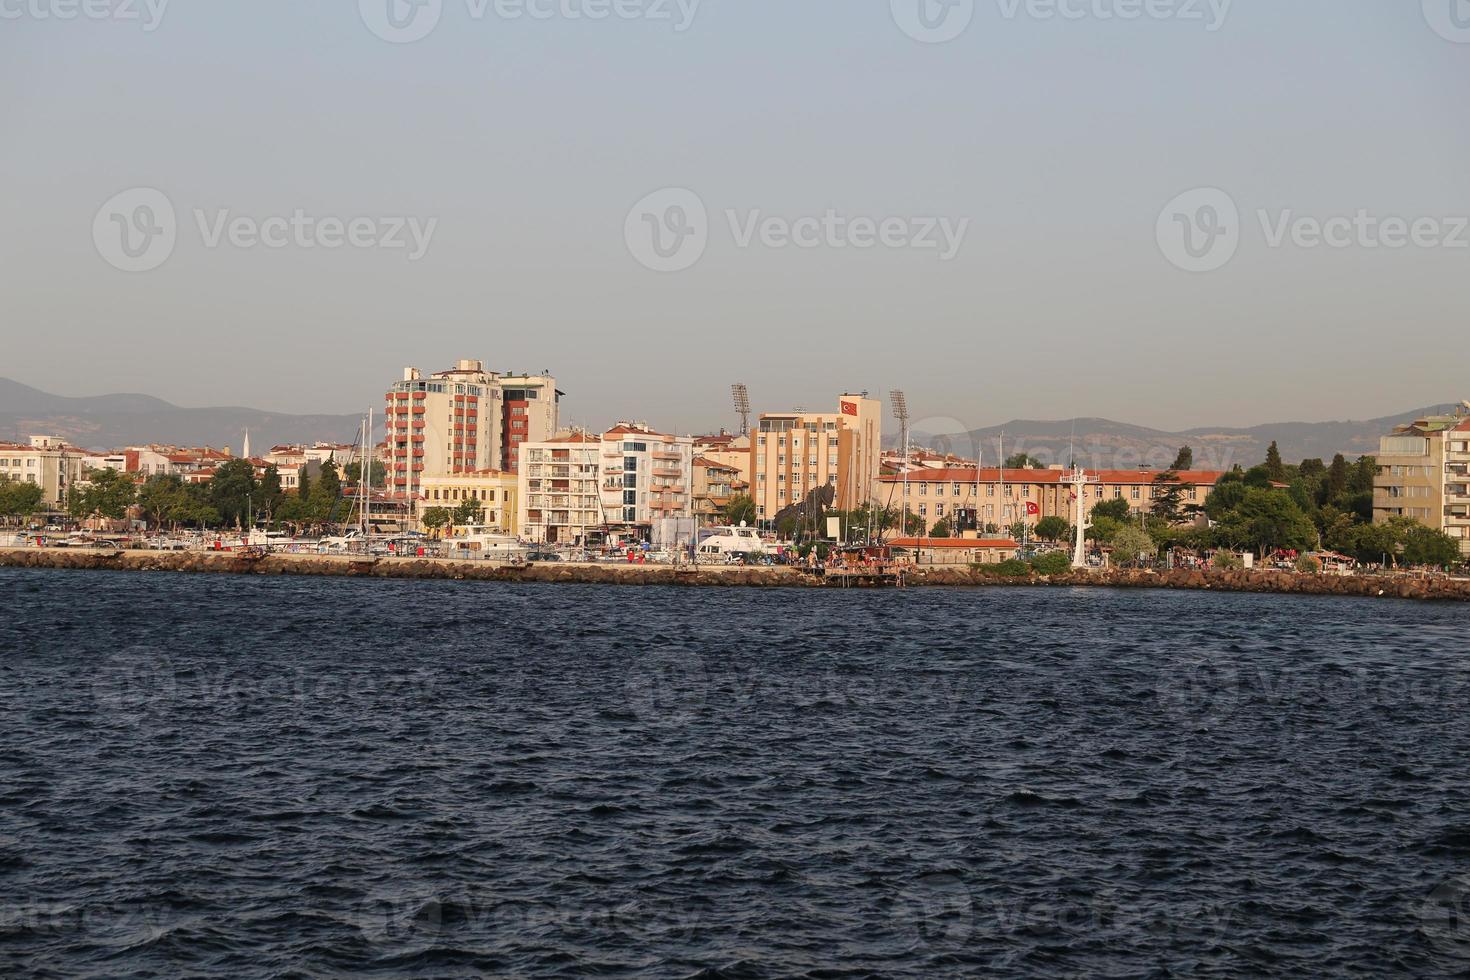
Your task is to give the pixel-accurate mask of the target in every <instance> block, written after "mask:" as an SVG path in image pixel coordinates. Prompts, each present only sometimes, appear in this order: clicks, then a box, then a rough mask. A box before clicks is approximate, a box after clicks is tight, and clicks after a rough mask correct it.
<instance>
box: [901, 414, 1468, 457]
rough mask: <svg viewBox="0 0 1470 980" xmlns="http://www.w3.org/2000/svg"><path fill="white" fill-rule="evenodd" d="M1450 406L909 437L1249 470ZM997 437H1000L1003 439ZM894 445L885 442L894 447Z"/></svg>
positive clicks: (961, 450) (991, 453) (1352, 442)
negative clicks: (1360, 415) (1218, 422)
mask: <svg viewBox="0 0 1470 980" xmlns="http://www.w3.org/2000/svg"><path fill="white" fill-rule="evenodd" d="M1455 407H1456V406H1455V405H1454V404H1443V405H1435V406H1430V407H1428V408H1421V409H1416V410H1415V411H1412V412H1404V413H1402V414H1400V415H1390V416H1386V417H1383V418H1376V419H1365V420H1363V421H1343V422H1269V423H1266V424H1265V425H1255V426H1251V427H1249V428H1231V427H1218V428H1212V427H1204V428H1194V429H1184V430H1182V431H1179V432H1166V431H1164V430H1162V429H1152V428H1148V427H1146V426H1140V425H1129V424H1127V423H1125V422H1114V421H1112V420H1111V419H1095V418H1082V419H1067V420H1062V421H1035V420H1029V419H1017V420H1013V421H1011V422H1007V423H1005V424H1004V425H996V426H991V427H989V428H984V429H975V430H973V431H970V432H963V433H959V434H949V435H927V434H922V433H914V434H913V436H912V441H913V442H915V443H917V444H922V445H926V446H928V447H930V448H932V449H935V450H937V451H949V452H953V453H956V454H958V455H961V456H966V457H970V458H973V457H974V456H975V453H976V451H977V448H978V449H979V451H980V452H982V453H983V454H984V459H985V461H986V462H987V463H988V464H994V463H995V462H997V461H999V460H1000V459H1001V447H1002V445H1003V446H1004V450H1005V455H1006V456H1011V455H1014V454H1015V453H1022V452H1024V453H1027V454H1029V455H1031V456H1033V457H1035V458H1037V459H1038V460H1039V461H1040V462H1042V463H1043V464H1047V465H1050V464H1052V463H1063V464H1065V463H1067V462H1069V461H1070V460H1071V459H1072V458H1073V457H1072V453H1074V452H1075V457H1076V460H1077V461H1078V462H1079V463H1081V464H1082V465H1083V466H1085V467H1087V468H1089V469H1112V468H1117V469H1125V468H1129V467H1133V466H1138V465H1140V464H1142V465H1146V466H1150V467H1152V468H1153V469H1164V468H1165V467H1167V466H1169V465H1170V464H1171V463H1173V461H1174V457H1175V454H1176V453H1177V452H1178V450H1179V447H1181V446H1189V447H1190V448H1191V449H1192V450H1193V451H1194V466H1195V468H1196V469H1212V470H1224V469H1229V468H1230V467H1232V466H1234V465H1235V464H1237V463H1239V464H1240V465H1241V466H1243V467H1246V468H1249V467H1251V466H1254V465H1255V464H1257V463H1260V462H1262V461H1263V460H1265V458H1266V449H1267V447H1269V446H1270V445H1271V443H1272V442H1273V441H1274V442H1275V443H1276V445H1277V448H1279V449H1280V450H1281V456H1282V458H1283V459H1284V460H1285V461H1286V462H1288V463H1296V462H1300V461H1301V460H1303V459H1310V458H1312V457H1319V458H1321V459H1323V460H1324V461H1326V460H1331V459H1332V457H1333V455H1334V454H1336V453H1342V454H1343V455H1344V456H1346V457H1348V458H1349V459H1353V458H1356V457H1358V456H1363V455H1372V454H1374V453H1376V452H1377V451H1378V439H1379V437H1380V436H1384V435H1387V434H1388V433H1389V432H1390V431H1391V430H1392V429H1393V427H1394V426H1396V425H1402V424H1403V423H1405V422H1411V421H1413V420H1414V419H1416V418H1418V417H1420V416H1422V415H1426V414H1435V413H1448V412H1451V411H1453V410H1454V409H1455ZM1002 437H1004V438H1003V439H1002ZM895 441H896V439H885V442H888V443H890V444H892V443H893V442H895Z"/></svg>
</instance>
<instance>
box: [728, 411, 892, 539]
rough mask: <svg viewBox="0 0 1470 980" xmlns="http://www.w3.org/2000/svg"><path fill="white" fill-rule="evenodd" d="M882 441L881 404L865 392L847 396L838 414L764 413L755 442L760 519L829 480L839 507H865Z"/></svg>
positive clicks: (754, 467)
mask: <svg viewBox="0 0 1470 980" xmlns="http://www.w3.org/2000/svg"><path fill="white" fill-rule="evenodd" d="M882 441H883V414H882V405H881V403H880V402H879V401H878V400H877V399H875V398H869V397H867V395H866V394H862V395H852V394H845V395H842V396H841V398H839V399H838V406H837V411H836V412H835V413H833V414H821V413H810V412H778V413H766V414H763V415H761V417H760V419H759V420H758V422H757V423H756V428H755V431H753V432H752V433H751V446H750V454H751V467H750V469H751V496H752V497H753V498H754V499H755V506H756V518H757V519H758V520H761V521H769V520H771V519H773V518H774V517H775V516H776V514H777V513H778V512H780V511H781V509H782V508H785V507H789V506H790V505H792V504H795V503H800V502H801V501H802V500H803V499H805V497H806V495H807V494H808V493H810V492H812V491H813V490H815V489H816V488H818V487H821V486H825V485H829V484H830V485H831V486H833V487H835V488H836V496H835V497H834V503H835V505H836V506H837V507H839V508H841V509H843V510H852V509H854V508H857V507H860V506H862V504H863V503H865V502H866V501H867V500H868V499H869V493H870V491H871V488H872V486H873V482H874V481H875V480H876V479H877V478H878V460H879V457H880V456H881V454H882Z"/></svg>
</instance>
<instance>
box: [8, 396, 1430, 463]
mask: <svg viewBox="0 0 1470 980" xmlns="http://www.w3.org/2000/svg"><path fill="white" fill-rule="evenodd" d="M1453 408H1454V406H1453V405H1450V404H1445V405H1436V406H1431V407H1429V408H1422V409H1418V410H1416V411H1413V412H1405V413H1403V414H1402V415H1392V416H1388V417H1386V418H1379V419H1367V420H1364V421H1361V422H1352V421H1349V422H1273V423H1268V424H1266V425H1256V426H1252V427H1250V428H1246V429H1239V428H1224V427H1222V428H1209V427H1206V428H1198V429H1185V430H1183V431H1182V432H1166V431H1164V430H1162V429H1151V428H1148V427H1146V426H1141V425H1129V424H1127V423H1125V422H1114V421H1112V420H1110V419H1096V418H1087V419H1075V420H1073V419H1067V420H1063V421H1052V422H1046V421H1035V420H1029V419H1017V420H1014V421H1011V422H1007V423H1005V424H1004V425H995V426H990V427H989V428H985V429H976V430H974V431H972V432H964V433H959V434H953V433H951V434H944V433H922V432H915V433H914V434H913V443H914V445H923V446H927V447H929V448H931V449H934V450H938V451H949V452H953V453H955V454H957V455H961V456H966V457H968V458H972V459H973V458H974V456H975V452H976V447H979V448H980V449H981V450H983V452H984V458H985V461H986V462H987V463H994V462H996V461H997V460H998V459H999V458H1000V448H1001V435H1002V433H1004V437H1005V438H1004V446H1005V453H1006V455H1007V456H1009V455H1012V454H1014V453H1018V452H1024V453H1028V454H1030V455H1031V456H1033V457H1036V458H1037V459H1038V460H1040V461H1041V462H1042V463H1045V464H1050V463H1065V462H1067V461H1068V459H1069V458H1070V457H1069V455H1068V452H1069V447H1074V448H1075V453H1076V457H1077V459H1078V461H1079V462H1081V463H1082V464H1083V465H1085V466H1087V467H1089V468H1093V469H1111V468H1120V469H1121V468H1127V467H1130V466H1137V465H1139V464H1140V463H1145V464H1149V465H1152V466H1153V467H1154V468H1156V469H1162V468H1164V467H1166V466H1168V465H1169V464H1170V463H1172V462H1173V460H1174V454H1175V453H1176V452H1177V451H1178V449H1179V447H1180V446H1184V445H1188V446H1190V447H1191V448H1192V449H1193V450H1194V463H1195V467H1196V468H1197V469H1228V468H1230V467H1231V466H1233V465H1235V464H1236V463H1240V464H1241V465H1242V466H1246V467H1249V466H1252V465H1254V464H1256V463H1259V462H1261V461H1262V460H1264V459H1265V458H1266V447H1267V446H1269V445H1270V444H1271V442H1272V440H1275V442H1276V443H1277V445H1278V446H1279V447H1280V449H1281V455H1282V457H1283V458H1284V459H1285V460H1286V461H1287V462H1289V463H1294V462H1297V461H1298V460H1301V459H1304V458H1309V457H1312V456H1319V457H1321V458H1322V459H1324V460H1328V459H1331V458H1332V455H1333V454H1334V453H1342V454H1343V455H1345V456H1347V457H1349V458H1353V457H1356V456H1360V455H1363V454H1365V453H1369V454H1371V453H1374V452H1376V451H1377V449H1378V437H1379V436H1382V435H1385V434H1387V433H1388V432H1389V431H1390V430H1391V429H1392V428H1393V427H1394V426H1395V425H1400V424H1402V423H1404V422H1409V421H1412V420H1413V419H1415V418H1417V417H1418V416H1420V415H1424V414H1428V413H1435V412H1449V411H1451V410H1453ZM359 421H360V417H359V416H356V415H287V414H285V413H282V412H266V411H262V410H260V409H256V408H238V407H227V408H180V407H179V406H178V405H172V404H170V403H168V402H166V401H163V400H162V399H160V398H154V397H153V396H151V395H128V394H122V395H97V396H94V397H90V398H67V397H64V396H61V395H52V394H49V393H47V392H44V391H41V390H39V389H37V388H32V387H30V386H29V385H24V384H21V383H20V382H18V381H11V380H10V379H8V378H0V440H4V439H20V440H22V441H23V440H25V439H26V438H27V437H29V436H31V435H33V434H35V435H56V436H63V437H65V438H66V440H67V441H68V442H70V443H72V444H73V445H76V446H82V447H84V448H88V449H119V448H122V447H123V446H136V445H141V444H146V443H150V442H156V443H166V444H173V445H180V446H214V447H216V448H225V447H229V448H230V449H232V450H234V451H235V452H239V451H240V443H241V440H242V438H243V436H244V433H245V430H246V429H247V428H248V429H249V430H250V442H251V448H252V449H254V450H255V451H257V452H259V451H261V450H263V449H266V448H269V447H270V446H272V445H274V444H276V443H300V442H305V443H311V442H348V441H351V440H352V439H354V438H355V436H356V433H357V430H358V425H359ZM884 441H885V443H886V444H888V445H889V446H890V447H892V446H895V445H896V443H897V441H898V440H897V436H896V435H895V434H894V433H892V431H891V430H890V432H889V433H888V436H887V438H886V439H885V440H884Z"/></svg>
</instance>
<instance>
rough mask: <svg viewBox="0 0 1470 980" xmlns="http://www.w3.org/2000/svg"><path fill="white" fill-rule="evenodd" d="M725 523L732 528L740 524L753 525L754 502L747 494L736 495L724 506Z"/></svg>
mask: <svg viewBox="0 0 1470 980" xmlns="http://www.w3.org/2000/svg"><path fill="white" fill-rule="evenodd" d="M725 522H726V523H728V524H730V525H731V526H733V527H739V526H740V525H741V524H747V525H751V526H754V525H755V501H754V500H751V499H750V497H749V496H748V495H747V494H743V493H742V494H738V495H736V496H734V497H732V498H731V499H730V502H729V503H727V504H726V505H725Z"/></svg>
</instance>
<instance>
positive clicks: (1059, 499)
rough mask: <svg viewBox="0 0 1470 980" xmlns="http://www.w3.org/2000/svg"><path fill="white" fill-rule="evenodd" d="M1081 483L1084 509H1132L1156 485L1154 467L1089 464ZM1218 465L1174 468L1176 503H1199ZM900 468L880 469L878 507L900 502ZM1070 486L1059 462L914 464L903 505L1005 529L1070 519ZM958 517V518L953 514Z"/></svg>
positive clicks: (930, 516) (1144, 503) (960, 522)
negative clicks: (1119, 505)
mask: <svg viewBox="0 0 1470 980" xmlns="http://www.w3.org/2000/svg"><path fill="white" fill-rule="evenodd" d="M1087 475H1088V478H1089V480H1090V481H1093V482H1090V483H1089V484H1088V486H1087V487H1086V488H1085V489H1084V491H1083V492H1084V494H1085V497H1084V501H1085V504H1086V508H1085V509H1086V511H1087V513H1088V514H1091V513H1092V509H1093V508H1094V507H1096V506H1097V505H1098V504H1100V503H1102V502H1103V501H1105V500H1126V501H1128V510H1129V512H1130V513H1131V514H1133V515H1138V514H1142V513H1145V512H1147V511H1148V510H1150V509H1151V508H1152V507H1153V501H1154V499H1155V498H1156V497H1157V496H1158V495H1159V492H1160V489H1161V488H1160V487H1159V485H1158V483H1157V482H1156V481H1157V479H1158V477H1159V475H1160V471H1158V470H1089V471H1088V473H1087ZM1224 475H1225V474H1224V472H1223V471H1219V470H1186V471H1182V472H1179V473H1176V474H1175V476H1176V478H1177V479H1178V482H1179V483H1180V485H1181V487H1182V493H1181V500H1180V502H1181V504H1183V505H1184V506H1189V505H1191V504H1194V505H1203V504H1204V502H1205V498H1206V497H1207V496H1209V493H1210V491H1211V490H1212V489H1214V486H1215V483H1216V482H1217V481H1219V479H1220V477H1222V476H1224ZM903 488H904V478H903V474H902V473H896V472H889V473H884V474H883V475H882V476H880V477H879V478H878V481H877V485H876V487H875V489H874V493H873V496H874V498H875V501H876V506H877V507H878V508H880V509H883V508H892V509H894V510H900V509H902V508H903V506H904V496H903V492H904V491H903ZM1074 499H1075V498H1074V497H1073V496H1072V486H1071V484H1070V482H1069V481H1068V474H1067V473H1066V472H1064V471H1063V470H1062V469H1060V468H1054V469H1045V470H1036V469H1019V470H1009V469H1008V470H1001V469H998V468H980V469H979V470H977V469H976V468H975V467H969V468H966V469H946V470H933V469H913V470H910V471H909V474H908V511H909V513H911V514H917V515H918V516H919V517H921V518H923V520H924V522H925V527H926V528H931V529H932V528H933V527H934V525H935V524H937V523H938V522H940V521H942V520H945V519H946V518H948V519H950V520H951V522H952V523H953V524H955V525H956V526H957V527H973V526H975V525H976V524H978V525H979V527H981V528H985V527H990V526H993V527H996V528H998V529H1000V530H1005V529H1006V528H1008V527H1010V526H1011V525H1012V524H1014V523H1016V522H1017V521H1025V522H1026V524H1027V526H1028V527H1034V526H1035V525H1036V522H1037V521H1039V520H1041V519H1042V518H1043V517H1053V516H1054V517H1060V518H1062V519H1063V520H1065V521H1067V522H1068V523H1069V524H1070V523H1071V522H1072V521H1073V520H1074V519H1075V517H1076V509H1075V505H1074V503H1073V501H1074ZM956 519H957V520H956Z"/></svg>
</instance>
